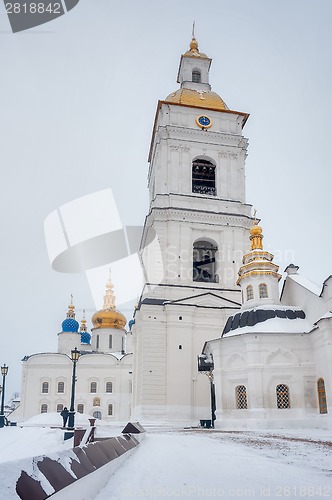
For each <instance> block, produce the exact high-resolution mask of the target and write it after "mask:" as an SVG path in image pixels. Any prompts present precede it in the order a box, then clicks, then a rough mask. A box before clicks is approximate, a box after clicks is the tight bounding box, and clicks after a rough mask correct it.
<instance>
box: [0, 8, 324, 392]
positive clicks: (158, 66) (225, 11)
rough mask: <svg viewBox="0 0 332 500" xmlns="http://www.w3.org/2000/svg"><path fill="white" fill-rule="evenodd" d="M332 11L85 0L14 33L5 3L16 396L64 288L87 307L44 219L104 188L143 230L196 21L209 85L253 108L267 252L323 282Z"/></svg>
mask: <svg viewBox="0 0 332 500" xmlns="http://www.w3.org/2000/svg"><path fill="white" fill-rule="evenodd" d="M331 15H332V3H331V1H330V0H319V1H317V0H315V1H314V0H310V1H309V0H307V1H306V0H291V1H290V0H287V1H286V0H279V1H278V2H274V1H272V0H232V1H230V0H227V1H226V0H210V1H209V0H205V1H204V2H202V1H197V0H167V1H166V0H165V1H161V0H158V1H157V0H154V1H152V0H150V1H147V0H146V1H142V0H121V2H120V1H115V0H114V1H112V0H81V1H80V2H79V4H78V5H77V7H75V8H74V9H73V10H72V11H70V12H69V13H68V14H66V15H65V16H63V17H61V18H59V19H58V20H56V21H54V22H52V23H49V24H45V25H43V26H40V27H39V28H35V29H32V30H29V31H26V32H22V33H17V34H12V33H11V31H10V26H9V21H8V19H7V17H6V13H5V9H4V5H3V3H0V37H1V40H0V42H1V43H0V65H1V80H0V87H1V93H0V96H1V97H0V98H1V108H0V109H1V113H0V122H1V123H0V126H1V135H0V138H1V139H0V141H1V148H0V155H1V183H0V189H1V196H0V203H1V229H2V244H1V260H0V263H1V303H0V305H1V320H2V321H1V326H2V332H3V333H2V347H1V351H0V353H1V356H0V363H1V364H3V363H4V362H5V363H7V364H8V365H9V373H8V378H7V382H8V396H10V395H11V393H12V392H13V391H14V390H19V389H20V376H21V375H20V373H21V363H20V360H21V358H22V357H23V356H24V355H27V354H32V353H35V352H45V351H52V350H56V347H57V333H58V332H59V331H60V330H61V322H62V320H63V319H64V318H65V313H66V310H67V304H68V300H69V296H70V294H71V293H73V294H74V297H75V304H76V306H77V310H78V311H80V310H82V308H83V307H86V308H87V309H90V310H93V308H94V303H93V301H92V297H91V294H90V290H89V287H88V285H87V281H86V278H85V276H84V275H70V274H61V273H57V272H55V271H53V270H52V268H51V266H50V263H49V260H48V255H47V251H46V245H45V237H44V229H43V225H44V220H45V218H46V217H47V216H48V215H49V214H50V213H51V212H52V211H53V210H55V209H56V208H58V207H60V206H61V205H63V204H64V203H67V202H69V201H71V200H74V199H76V198H78V197H80V196H83V195H87V194H90V193H95V192H96V191H99V190H101V189H105V188H111V189H112V191H113V193H114V196H115V198H116V203H117V206H118V210H119V213H120V216H121V220H122V222H123V223H124V224H128V225H135V224H136V225H140V224H143V223H144V217H145V214H146V212H147V207H148V192H147V171H148V163H147V155H148V149H149V143H150V138H151V131H152V126H153V120H154V114H155V109H156V104H157V101H158V99H164V98H165V97H166V96H167V95H168V94H169V93H171V92H172V91H174V90H175V89H177V88H178V84H177V83H176V75H177V70H178V64H179V58H180V55H181V53H183V52H184V51H186V50H187V49H188V47H189V42H190V38H191V29H192V22H193V20H195V21H196V37H197V39H198V42H199V47H200V50H201V51H202V52H205V53H206V54H208V55H209V56H210V57H212V58H213V63H212V68H211V72H210V75H211V84H212V87H213V90H215V91H217V92H218V93H219V94H220V95H221V97H222V98H223V99H224V100H225V102H226V103H227V104H228V106H229V107H230V108H231V109H233V110H238V111H243V112H248V113H250V118H249V120H248V122H247V125H246V127H245V129H244V135H245V136H246V137H248V138H249V141H250V144H249V151H248V153H249V156H248V159H247V164H246V172H247V202H248V203H251V204H253V205H254V206H255V207H256V208H257V209H258V215H259V217H260V218H261V219H262V226H263V229H264V235H265V239H264V243H265V246H266V248H267V249H268V250H270V251H272V252H273V253H275V254H276V263H277V264H280V266H281V271H283V270H284V268H285V266H286V265H287V264H288V263H290V261H293V262H294V264H297V265H298V266H300V272H301V273H302V274H303V275H305V276H307V277H308V278H309V279H311V280H313V281H314V282H316V283H317V284H319V285H320V284H321V283H322V281H323V280H324V279H325V278H326V277H327V276H329V275H330V274H331V270H332V266H331V264H330V259H331V229H330V228H331V223H330V219H331V186H332V183H331V180H332V179H331V177H332V174H331V166H330V163H331V137H332V122H331V88H332V85H331V46H332V43H331V42H332V32H331ZM117 286H120V284H119V283H115V291H116V288H117ZM123 312H124V313H125V314H126V316H127V318H128V319H130V311H125V310H124V311H123ZM78 316H79V318H78V319H80V313H79V314H78Z"/></svg>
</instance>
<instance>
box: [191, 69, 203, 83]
mask: <svg viewBox="0 0 332 500" xmlns="http://www.w3.org/2000/svg"><path fill="white" fill-rule="evenodd" d="M191 80H192V81H193V82H195V83H201V81H202V76H201V72H200V71H199V69H193V71H192V73H191Z"/></svg>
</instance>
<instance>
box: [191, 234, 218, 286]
mask: <svg viewBox="0 0 332 500" xmlns="http://www.w3.org/2000/svg"><path fill="white" fill-rule="evenodd" d="M217 251H218V246H217V244H216V243H215V242H210V241H206V240H197V241H195V243H194V245H193V281H200V282H206V283H218V282H219V277H218V275H217V273H216V271H217V266H216V253H217Z"/></svg>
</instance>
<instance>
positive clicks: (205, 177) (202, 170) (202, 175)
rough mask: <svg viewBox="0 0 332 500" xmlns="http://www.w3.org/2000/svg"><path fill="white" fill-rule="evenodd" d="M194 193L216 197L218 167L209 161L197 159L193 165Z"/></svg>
mask: <svg viewBox="0 0 332 500" xmlns="http://www.w3.org/2000/svg"><path fill="white" fill-rule="evenodd" d="M192 192H193V193H199V194H206V195H209V196H216V195H217V190H216V167H215V165H213V163H211V162H210V161H208V160H203V159H201V158H197V159H196V160H194V161H193V163H192Z"/></svg>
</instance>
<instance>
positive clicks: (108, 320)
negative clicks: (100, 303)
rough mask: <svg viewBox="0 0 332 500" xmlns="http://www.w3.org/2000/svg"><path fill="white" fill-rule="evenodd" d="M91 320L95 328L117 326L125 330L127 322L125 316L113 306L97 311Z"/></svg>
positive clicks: (116, 327)
mask: <svg viewBox="0 0 332 500" xmlns="http://www.w3.org/2000/svg"><path fill="white" fill-rule="evenodd" d="M91 321H92V324H93V326H94V328H115V329H117V330H125V326H126V323H127V320H126V318H125V316H124V315H123V314H122V313H120V311H118V310H117V309H113V308H107V309H101V310H100V311H97V312H96V313H95V314H94V315H93V316H92V319H91Z"/></svg>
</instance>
